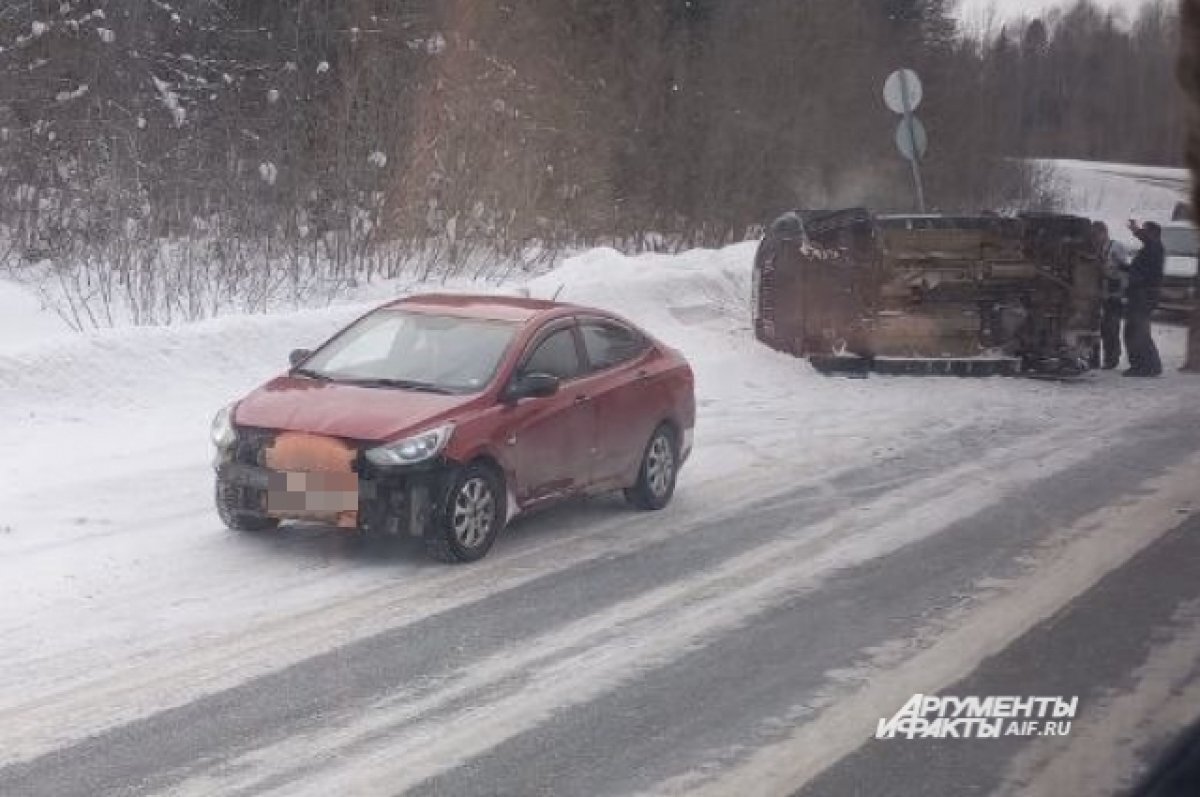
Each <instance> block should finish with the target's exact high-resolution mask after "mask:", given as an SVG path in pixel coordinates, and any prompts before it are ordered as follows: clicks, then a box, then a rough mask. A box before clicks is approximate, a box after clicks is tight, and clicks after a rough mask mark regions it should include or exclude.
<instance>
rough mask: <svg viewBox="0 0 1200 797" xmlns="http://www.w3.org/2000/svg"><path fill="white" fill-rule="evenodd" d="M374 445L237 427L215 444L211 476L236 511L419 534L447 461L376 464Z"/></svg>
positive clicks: (429, 519)
mask: <svg viewBox="0 0 1200 797" xmlns="http://www.w3.org/2000/svg"><path fill="white" fill-rule="evenodd" d="M376 446H377V444H374V443H363V442H358V441H347V440H341V439H338V438H333V437H325V436H321V435H312V434H305V433H298V432H276V431H272V430H265V429H252V428H239V429H236V433H235V437H234V438H233V439H232V440H231V441H229V443H228V445H225V446H220V445H219V446H218V449H217V458H216V462H215V467H216V473H217V480H218V483H219V484H220V485H222V486H223V487H224V488H225V489H224V491H223V495H224V496H225V498H224V500H226V501H227V502H230V503H231V505H230V506H229V507H228V509H230V510H232V511H234V512H240V513H246V514H250V515H255V516H261V517H265V518H271V519H274V520H298V521H308V522H314V523H325V524H330V525H334V526H337V527H339V528H342V529H347V530H356V531H359V532H363V533H369V534H371V535H375V536H401V535H411V536H414V537H421V536H424V535H425V533H426V531H427V530H428V528H429V527H430V525H431V523H432V520H433V515H434V511H435V506H436V500H437V497H438V496H440V495H441V491H442V489H443V485H444V482H445V478H446V472H447V469H448V464H447V463H446V462H445V460H443V459H442V458H441V457H440V456H432V457H429V458H427V459H425V460H424V461H421V462H417V463H412V464H388V465H381V464H379V463H377V462H375V461H373V459H374V458H373V457H371V456H368V454H369V452H372V451H376V450H378V449H377V448H376ZM219 492H222V491H219Z"/></svg>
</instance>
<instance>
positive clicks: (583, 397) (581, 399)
mask: <svg viewBox="0 0 1200 797" xmlns="http://www.w3.org/2000/svg"><path fill="white" fill-rule="evenodd" d="M591 400H592V397H591V396H589V395H587V394H585V393H580V394H579V395H578V396H576V397H575V403H576V404H587V403H588V402H589V401H591Z"/></svg>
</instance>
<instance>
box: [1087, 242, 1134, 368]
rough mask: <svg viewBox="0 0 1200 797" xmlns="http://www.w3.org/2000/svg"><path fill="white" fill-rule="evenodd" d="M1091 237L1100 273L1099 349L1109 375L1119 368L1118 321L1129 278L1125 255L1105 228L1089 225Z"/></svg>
mask: <svg viewBox="0 0 1200 797" xmlns="http://www.w3.org/2000/svg"><path fill="white" fill-rule="evenodd" d="M1092 235H1093V236H1094V238H1095V240H1096V247H1097V249H1098V250H1099V252H1100V268H1101V270H1102V272H1103V275H1104V276H1103V279H1104V282H1103V285H1102V289H1103V294H1102V295H1103V297H1104V302H1103V304H1102V305H1101V310H1102V315H1101V317H1100V347H1101V351H1102V367H1103V368H1104V370H1106V371H1111V370H1113V369H1115V368H1116V367H1117V366H1119V365H1120V364H1121V321H1123V320H1124V318H1125V286H1126V284H1127V283H1128V282H1129V275H1128V274H1126V272H1125V269H1127V268H1128V266H1129V253H1128V252H1127V251H1126V249H1125V247H1124V246H1122V245H1121V244H1120V242H1118V241H1114V240H1113V239H1112V237H1111V236H1110V235H1109V233H1108V225H1107V224H1105V223H1104V222H1102V221H1098V222H1096V223H1094V224H1093V225H1092Z"/></svg>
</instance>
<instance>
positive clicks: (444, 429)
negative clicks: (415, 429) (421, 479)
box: [367, 423, 454, 467]
mask: <svg viewBox="0 0 1200 797" xmlns="http://www.w3.org/2000/svg"><path fill="white" fill-rule="evenodd" d="M453 434H454V424H452V423H448V424H446V425H445V426H439V427H438V428H436V429H430V430H429V431H428V432H422V433H421V434H418V435H413V436H412V437H407V438H405V439H403V440H397V441H396V442H395V443H389V444H388V445H386V446H380V447H379V448H372V449H371V450H370V451H368V452H367V459H369V460H370V461H371V462H373V463H374V464H376V465H380V466H382V467H387V466H389V465H390V466H394V465H416V464H417V463H418V462H425V461H426V460H430V459H433V458H434V457H436V456H437V455H438V454H440V453H442V449H444V448H445V447H446V444H447V443H449V442H450V437H451V436H452V435H453Z"/></svg>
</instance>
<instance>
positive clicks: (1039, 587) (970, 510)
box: [0, 407, 1200, 797]
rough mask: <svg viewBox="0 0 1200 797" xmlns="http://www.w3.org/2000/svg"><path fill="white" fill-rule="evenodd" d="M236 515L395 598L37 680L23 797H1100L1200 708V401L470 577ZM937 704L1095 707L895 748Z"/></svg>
mask: <svg viewBox="0 0 1200 797" xmlns="http://www.w3.org/2000/svg"><path fill="white" fill-rule="evenodd" d="M213 522H214V528H213V534H212V537H213V539H214V540H217V539H219V540H220V541H221V544H222V545H224V546H232V548H231V549H229V550H231V553H230V554H229V555H232V556H236V557H244V558H247V559H253V560H267V559H287V560H292V559H295V558H299V559H301V560H302V561H305V562H311V565H312V567H313V569H314V570H315V571H317V572H316V573H315V576H314V577H319V576H320V572H319V571H320V568H322V567H325V566H327V565H328V564H329V563H330V562H331V561H332V562H334V563H335V564H336V565H337V566H338V567H341V568H351V569H355V568H356V569H361V570H369V571H370V572H371V573H372V575H373V576H374V577H375V578H378V577H379V575H380V572H381V571H382V572H384V573H387V572H390V571H389V570H388V569H389V568H391V569H393V570H394V571H395V577H394V578H393V579H390V580H387V579H385V580H383V581H374V582H372V586H371V587H370V588H369V589H363V590H361V591H359V592H357V593H354V594H351V595H343V596H339V597H337V598H336V599H331V600H330V601H329V605H327V606H324V607H321V608H320V609H319V610H310V611H305V612H290V611H285V610H283V609H281V608H273V607H275V606H276V604H274V603H273V601H274V600H275V598H274V597H273V596H272V595H271V592H270V589H269V587H267V586H264V584H263V583H259V584H257V585H256V586H257V589H258V590H259V591H258V592H255V593H253V594H255V595H258V596H260V597H259V598H258V599H259V600H261V601H262V606H261V611H260V612H259V613H258V614H256V615H255V618H254V622H253V623H244V622H242V621H240V620H239V621H238V622H237V623H234V622H233V621H232V620H231V621H230V627H229V628H228V632H227V633H223V634H222V633H214V634H211V635H207V636H205V637H203V638H196V639H187V640H171V643H170V644H169V645H167V644H165V643H164V646H163V648H162V649H161V650H158V651H152V652H143V653H138V654H137V655H133V654H130V656H129V657H128V658H124V659H122V658H119V657H118V658H115V659H114V658H113V656H112V655H111V654H106V655H105V656H103V657H101V656H97V660H96V661H95V662H93V666H92V671H91V672H88V673H85V672H83V665H82V664H80V666H79V667H78V668H77V670H78V672H76V674H75V675H74V676H72V678H71V679H66V678H65V676H64V677H62V678H60V677H59V676H57V675H55V676H54V677H51V675H50V673H54V672H58V671H57V670H56V669H55V668H56V667H58V666H60V665H61V664H62V663H61V662H58V663H56V662H51V661H47V662H45V663H44V667H45V672H42V673H39V667H37V666H33V665H31V666H30V667H29V668H28V671H27V672H26V673H24V675H23V676H22V677H23V678H25V679H26V680H24V681H23V683H24V684H26V686H25V687H24V689H25V694H24V699H23V700H18V701H15V702H14V701H13V700H9V701H8V702H7V703H5V704H4V705H3V706H0V794H3V795H20V796H21V797H34V796H35V795H48V796H50V797H69V796H70V795H87V796H88V797H97V796H98V795H141V794H173V795H211V794H219V795H241V794H254V795H259V794H272V795H275V794H278V795H306V794H312V795H329V794H354V795H359V794H361V795H399V794H417V795H455V796H456V797H467V796H468V795H512V796H513V797H532V796H533V795H555V796H556V797H558V796H562V797H566V796H568V795H586V796H587V797H593V796H595V795H631V794H699V795H775V794H778V795H790V794H799V795H805V797H808V796H809V795H814V796H815V795H894V794H912V795H968V794H969V795H976V794H978V795H984V794H989V795H990V794H995V795H1039V794H1045V795H1066V794H1080V795H1082V794H1088V795H1101V794H1115V793H1120V792H1121V791H1122V790H1124V789H1127V788H1129V787H1130V786H1131V785H1133V784H1134V783H1135V782H1137V781H1138V780H1139V779H1140V778H1141V777H1143V776H1144V774H1145V773H1146V771H1147V769H1148V768H1149V767H1150V766H1151V765H1152V764H1153V763H1154V762H1156V761H1157V760H1159V758H1160V757H1161V756H1163V755H1165V754H1166V753H1167V752H1168V751H1169V750H1170V749H1171V747H1172V744H1173V743H1174V742H1175V740H1176V739H1177V738H1178V737H1179V736H1180V734H1181V733H1183V731H1184V730H1185V729H1186V728H1188V727H1189V726H1191V725H1192V724H1193V723H1194V722H1195V721H1196V720H1197V719H1200V578H1197V577H1196V576H1197V573H1198V572H1200V571H1198V567H1200V409H1197V410H1189V409H1186V408H1184V407H1179V408H1175V409H1172V410H1171V411H1170V412H1162V413H1160V414H1157V415H1155V416H1153V417H1150V418H1146V419H1144V420H1143V421H1142V422H1140V423H1137V424H1133V425H1130V426H1128V427H1126V428H1123V429H1121V430H1119V431H1115V432H1111V433H1106V432H1105V431H1104V430H1098V429H1091V428H1089V427H1088V426H1087V425H1086V424H1077V425H1070V424H1067V425H1063V424H1055V425H1052V424H1049V423H1033V422H1031V423H1029V424H1027V425H1024V426H1021V427H1011V426H1010V427H1007V428H1004V429H980V430H978V432H977V433H973V434H971V433H968V434H962V433H955V434H953V435H948V436H946V437H944V438H940V439H939V438H933V439H929V440H923V441H921V442H920V443H919V444H914V446H913V447H912V448H911V449H909V450H904V451H899V452H897V453H896V455H895V456H894V457H891V458H888V459H883V460H881V461H877V462H874V463H872V464H870V465H868V466H865V467H861V468H857V469H854V470H850V471H843V472H838V473H831V474H828V475H827V476H825V477H822V478H820V479H808V480H801V481H795V480H792V479H788V478H786V473H784V474H779V473H775V474H772V473H771V472H770V470H769V468H767V467H765V466H764V468H762V469H760V470H756V471H754V472H748V473H746V474H745V476H744V478H743V479H742V480H741V481H735V482H733V483H728V482H726V483H724V484H722V485H721V486H720V489H717V488H716V487H715V486H714V485H707V486H705V485H693V486H692V487H691V489H684V490H682V491H681V492H680V494H679V496H678V499H677V501H676V504H675V505H674V506H673V507H671V508H670V509H669V510H667V511H666V512H664V513H660V514H656V515H643V514H638V513H633V512H630V511H628V510H626V509H624V508H623V507H622V506H621V505H620V503H619V502H617V501H609V500H595V501H591V502H588V503H585V504H581V505H578V506H572V507H565V508H560V509H557V510H553V511H550V512H547V513H544V514H542V515H540V516H537V517H534V518H531V519H528V520H525V521H522V522H520V523H518V524H517V525H516V526H515V527H514V528H513V529H512V530H511V532H510V534H509V536H508V538H507V539H506V540H505V541H504V543H503V544H502V545H500V546H498V547H497V549H496V550H495V552H494V554H493V556H492V557H491V558H490V559H489V560H487V561H485V562H483V563H481V564H479V565H478V566H473V567H462V568H446V567H442V566H438V565H433V564H425V563H424V562H423V561H422V560H421V558H420V557H421V555H420V553H419V551H417V550H416V549H415V548H413V547H412V546H406V545H403V544H395V545H389V544H380V543H376V544H372V545H367V546H359V545H355V544H352V543H351V542H349V541H347V540H344V539H342V538H339V537H337V536H336V535H335V534H334V533H333V532H331V531H328V530H324V529H316V528H308V529H292V530H286V531H284V532H282V533H280V534H278V535H275V536H266V537H245V538H237V537H232V538H231V537H229V536H227V535H226V534H225V533H224V532H221V531H219V530H218V529H217V528H216V526H215V521H213ZM214 544H215V543H214ZM230 588H231V589H233V588H234V587H233V585H231V586H230ZM281 592H282V588H281ZM161 597H162V595H161V593H160V594H159V598H161ZM285 598H286V596H285V595H282V594H281V595H280V596H279V600H280V601H282V603H280V604H279V605H280V606H283V605H286V601H285ZM86 624H87V621H86V617H85V618H83V619H81V621H80V627H79V628H78V633H80V634H85V633H86V631H87V629H86ZM58 631H59V632H60V633H67V634H69V633H74V632H75V630H74V629H59V630H58ZM139 633H141V634H145V633H147V632H146V631H145V630H144V629H143V630H142V631H140V632H139V629H138V628H136V627H131V628H130V629H129V630H128V634H129V636H130V639H131V640H132V639H137V638H138V637H139ZM164 633H165V632H164ZM138 650H141V648H138ZM11 686H12V684H11V683H10V687H11ZM914 694H925V695H930V694H935V695H936V694H940V695H958V696H980V697H988V696H1018V697H1030V696H1061V697H1064V698H1067V699H1071V698H1078V706H1079V711H1078V715H1077V716H1076V717H1075V718H1074V720H1073V721H1072V725H1071V728H1070V733H1069V735H1067V736H1065V737H1058V736H1055V737H1043V736H1029V737H1017V736H1005V737H1003V738H1000V739H913V740H908V739H888V740H880V739H875V738H874V735H875V732H876V727H877V723H878V722H879V720H880V719H881V718H885V717H891V716H892V715H893V714H894V713H895V712H897V711H899V710H900V709H901V707H902V706H903V705H904V704H905V703H906V702H907V701H908V700H909V698H910V697H912V696H913V695H914Z"/></svg>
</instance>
